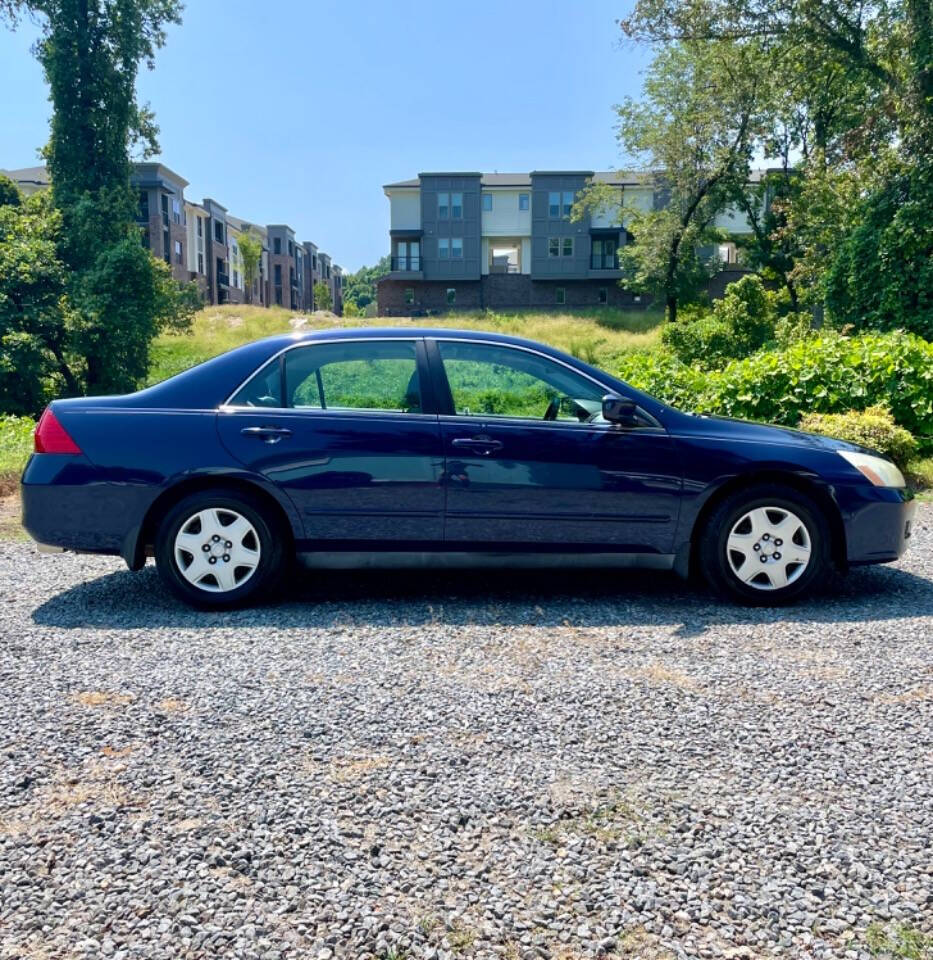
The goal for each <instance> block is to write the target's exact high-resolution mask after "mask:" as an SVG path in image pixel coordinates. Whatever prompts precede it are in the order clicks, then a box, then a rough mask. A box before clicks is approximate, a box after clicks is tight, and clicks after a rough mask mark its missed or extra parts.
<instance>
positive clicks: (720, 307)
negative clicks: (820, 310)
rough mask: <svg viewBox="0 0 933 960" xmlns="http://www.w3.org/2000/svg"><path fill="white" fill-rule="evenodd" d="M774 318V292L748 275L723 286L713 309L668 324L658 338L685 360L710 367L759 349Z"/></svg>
mask: <svg viewBox="0 0 933 960" xmlns="http://www.w3.org/2000/svg"><path fill="white" fill-rule="evenodd" d="M776 319H777V310H776V307H775V298H774V295H773V294H770V293H768V291H767V290H765V288H764V286H763V284H762V282H761V280H760V279H759V278H758V277H756V276H754V275H753V274H749V275H748V276H746V277H742V279H741V280H737V281H736V282H735V283H730V284H729V286H728V287H726V294H725V296H724V297H723V298H722V300H718V301H717V302H716V303H714V304H713V308H712V312H710V313H708V314H706V315H705V316H700V317H696V318H689V319H687V320H682V321H678V322H677V323H669V324H668V325H667V326H666V327H665V328H664V331H663V332H662V334H661V339H662V341H663V343H664V344H665V346H667V347H668V348H669V349H670V350H672V351H673V353H674V354H675V356H677V357H678V358H679V359H680V360H682V361H683V362H684V363H694V364H697V365H699V366H701V367H704V368H706V369H712V368H715V367H720V366H723V365H724V364H725V363H726V362H727V361H729V360H734V359H738V358H740V357H746V356H748V355H749V354H751V353H754V352H755V351H756V350H759V349H760V348H761V347H762V346H763V345H764V344H765V343H766V342H767V341H768V340H771V339H772V338H773V337H774V325H775V321H776Z"/></svg>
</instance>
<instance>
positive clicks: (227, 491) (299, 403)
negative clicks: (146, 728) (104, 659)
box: [23, 329, 914, 607]
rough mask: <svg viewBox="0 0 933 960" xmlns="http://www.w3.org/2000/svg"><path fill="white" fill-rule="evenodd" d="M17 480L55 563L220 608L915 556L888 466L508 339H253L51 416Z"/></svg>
mask: <svg viewBox="0 0 933 960" xmlns="http://www.w3.org/2000/svg"><path fill="white" fill-rule="evenodd" d="M35 448H36V452H35V454H34V455H33V456H32V457H31V459H30V461H29V464H28V466H27V467H26V471H25V474H24V475H23V506H24V523H25V526H26V529H27V530H28V531H29V533H30V534H31V535H32V536H33V537H34V538H35V539H36V540H37V541H38V542H39V543H40V544H41V545H45V546H46V547H50V548H53V549H65V550H76V551H82V552H90V553H102V554H114V555H120V556H122V557H123V558H124V560H125V561H126V562H127V564H128V565H129V567H130V569H132V570H138V569H140V568H141V567H142V566H143V565H144V564H145V562H146V557H147V556H154V557H155V560H156V563H157V565H158V569H159V572H160V573H161V575H162V577H163V579H164V581H165V583H166V584H167V585H168V586H169V587H170V588H171V590H172V591H174V593H175V594H176V595H177V596H179V597H180V598H182V599H183V600H185V601H187V602H189V603H192V604H197V605H200V606H204V607H227V606H232V605H235V604H241V603H244V602H245V601H247V600H253V599H255V598H257V597H258V596H259V595H261V594H262V593H264V592H266V591H268V590H269V589H270V588H272V587H274V586H275V585H276V584H278V583H280V582H282V580H283V575H284V573H285V572H286V569H287V567H288V565H289V564H291V563H292V562H293V560H294V559H295V558H297V559H298V560H300V561H301V562H302V563H303V564H306V565H309V566H320V567H356V566H368V567H372V566H401V565H411V566H416V565H417V566H425V565H429V566H434V567H438V566H446V567H450V566H480V565H501V566H526V567H527V566H564V567H566V566H569V565H573V566H584V565H586V566H618V567H649V568H653V569H658V570H675V571H677V572H678V573H679V574H681V575H682V576H687V575H688V574H690V573H691V572H694V571H696V572H699V573H702V574H703V576H705V578H706V579H707V580H708V581H709V583H710V584H711V585H712V586H713V587H714V588H715V589H716V590H717V591H719V592H720V593H721V594H723V595H725V596H727V597H731V598H733V599H736V600H739V601H743V602H748V603H768V604H770V603H777V602H782V601H785V600H789V599H792V598H795V597H799V596H801V595H802V594H804V593H805V592H806V591H807V590H808V589H810V588H811V587H812V586H813V585H814V584H815V583H817V582H818V581H819V580H820V579H821V578H823V577H824V575H825V574H826V573H827V572H828V571H829V569H830V568H831V567H837V568H840V569H845V568H846V567H847V566H851V565H854V564H866V563H885V562H888V561H891V560H895V559H896V558H897V557H898V556H900V554H901V553H903V551H904V549H905V547H906V544H907V540H908V538H909V536H910V524H911V517H912V515H913V508H914V507H913V504H912V503H911V502H910V499H909V495H908V494H907V493H906V491H905V485H904V478H903V477H902V476H901V474H900V472H899V471H898V469H897V467H896V466H895V465H894V464H893V463H891V461H890V460H887V459H886V458H884V457H882V456H880V455H879V454H877V453H875V452H874V451H871V450H866V449H864V448H862V447H858V446H854V445H852V444H848V443H842V442H840V441H836V440H829V439H826V438H825V437H818V436H813V435H809V434H805V433H800V432H797V431H794V430H787V429H782V428H778V427H770V426H764V425H761V424H756V423H744V422H741V421H737V420H726V419H719V418H713V417H700V416H694V415H690V414H685V413H681V412H679V411H677V410H674V409H671V408H670V407H668V406H665V405H664V404H663V403H660V402H658V401H657V400H655V399H653V398H652V397H649V396H646V395H645V394H643V393H640V392H639V391H637V390H634V389H633V388H632V387H630V386H628V385H627V384H625V383H623V382H621V381H619V380H616V379H614V378H613V377H611V376H609V374H607V373H604V372H603V371H601V370H597V369H595V368H593V367H591V366H588V365H587V364H585V363H582V362H581V361H579V360H577V359H575V358H574V357H571V356H568V355H566V354H564V353H561V352H560V351H558V350H554V349H552V348H551V347H547V346H543V345H541V344H537V343H531V342H529V341H526V340H519V339H516V338H513V337H507V336H501V335H498V334H489V333H479V332H476V331H455V330H412V329H398V330H372V329H370V330H339V331H338V330H330V331H326V332H319V333H313V334H308V335H299V336H280V337H272V338H270V339H267V340H262V341H259V342H257V343H252V344H248V345H246V346H243V347H240V348H238V349H236V350H233V351H231V352H230V353H227V354H224V355H223V356H220V357H216V358H215V359H213V360H209V361H208V362H207V363H203V364H201V365H200V366H198V367H195V368H193V369H191V370H188V371H186V372H185V373H182V374H179V375H178V376H176V377H173V378H172V379H170V380H167V381H165V382H164V383H161V384H158V385H157V386H154V387H150V388H149V389H146V390H141V391H139V392H138V393H134V394H130V395H128V396H121V397H93V398H79V399H73V400H58V401H55V402H54V403H53V404H51V406H49V407H48V409H47V410H46V411H45V413H44V414H43V416H42V419H41V421H40V423H39V425H38V427H37V429H36V441H35Z"/></svg>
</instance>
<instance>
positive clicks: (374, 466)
mask: <svg viewBox="0 0 933 960" xmlns="http://www.w3.org/2000/svg"><path fill="white" fill-rule="evenodd" d="M425 369H426V368H425V360H424V344H423V341H421V340H416V339H385V340H338V341H332V342H327V343H308V344H301V345H299V346H296V347H294V348H291V349H289V350H286V351H285V352H284V353H283V354H282V355H281V356H280V357H278V358H276V359H275V360H273V361H271V362H270V363H269V364H267V365H266V367H264V368H263V369H262V370H261V371H259V373H258V374H257V375H256V376H254V377H253V378H252V379H251V380H250V381H248V382H247V383H246V384H245V385H244V386H243V387H242V388H241V389H240V390H239V391H238V393H237V395H236V396H235V397H234V398H233V399H232V401H231V404H230V406H229V407H227V408H225V409H224V411H223V412H221V414H220V415H219V416H218V421H217V422H218V429H219V431H220V436H221V439H222V441H223V443H224V444H225V445H226V447H227V449H228V450H229V451H230V452H231V453H232V454H233V456H234V457H236V458H237V459H238V460H239V461H240V462H241V463H243V464H244V465H245V466H246V467H248V468H249V469H251V470H253V471H256V472H258V473H261V474H263V475H264V476H265V477H267V478H268V479H269V480H271V481H272V482H273V483H276V484H278V485H279V486H280V487H281V488H282V489H283V490H284V491H285V492H286V493H287V494H288V496H289V497H290V498H291V500H292V501H293V503H294V504H295V506H296V507H297V509H298V511H299V513H300V514H301V517H302V521H303V525H304V534H305V537H304V542H303V543H300V544H298V547H299V549H305V550H315V549H318V550H321V549H331V550H334V549H345V550H363V549H366V550H386V549H389V550H399V549H406V548H408V547H411V546H414V545H417V546H421V547H425V548H427V547H428V546H430V545H437V544H439V543H440V541H441V540H442V539H443V510H444V491H443V488H442V486H441V478H442V471H443V451H442V448H441V440H440V430H439V426H438V422H437V417H436V416H435V415H434V414H433V413H425V412H424V410H426V409H427V410H429V409H431V405H430V403H429V402H428V401H427V400H426V394H425V393H424V392H423V391H422V382H425V381H426V377H425V375H424V371H425Z"/></svg>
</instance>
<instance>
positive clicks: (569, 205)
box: [561, 190, 573, 217]
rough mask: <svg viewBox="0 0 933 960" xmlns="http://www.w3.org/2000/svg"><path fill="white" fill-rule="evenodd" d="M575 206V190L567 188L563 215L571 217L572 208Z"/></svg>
mask: <svg viewBox="0 0 933 960" xmlns="http://www.w3.org/2000/svg"><path fill="white" fill-rule="evenodd" d="M572 207H573V191H572V190H565V191H564V205H563V210H561V216H564V217H569V216H570V210H571V208H572Z"/></svg>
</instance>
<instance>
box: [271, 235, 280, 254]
mask: <svg viewBox="0 0 933 960" xmlns="http://www.w3.org/2000/svg"><path fill="white" fill-rule="evenodd" d="M272 252H273V253H275V254H279V253H281V252H282V238H281V237H276V238H275V239H274V240H273V241H272Z"/></svg>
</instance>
